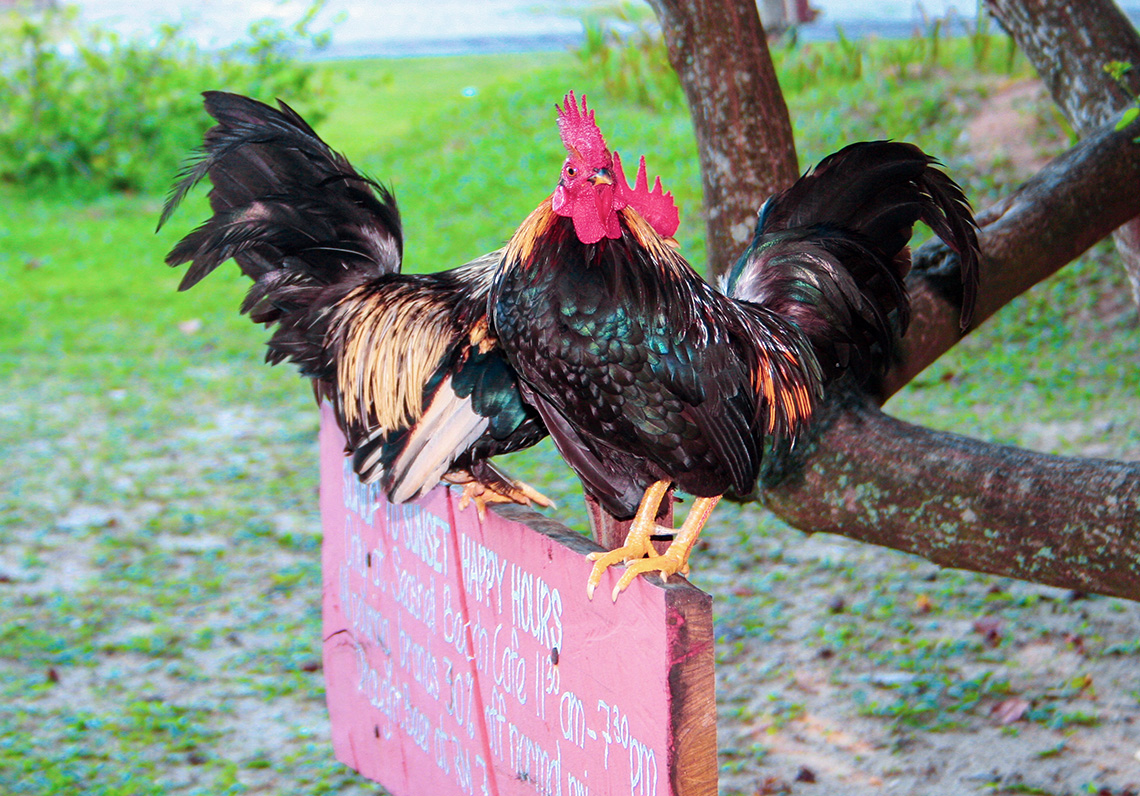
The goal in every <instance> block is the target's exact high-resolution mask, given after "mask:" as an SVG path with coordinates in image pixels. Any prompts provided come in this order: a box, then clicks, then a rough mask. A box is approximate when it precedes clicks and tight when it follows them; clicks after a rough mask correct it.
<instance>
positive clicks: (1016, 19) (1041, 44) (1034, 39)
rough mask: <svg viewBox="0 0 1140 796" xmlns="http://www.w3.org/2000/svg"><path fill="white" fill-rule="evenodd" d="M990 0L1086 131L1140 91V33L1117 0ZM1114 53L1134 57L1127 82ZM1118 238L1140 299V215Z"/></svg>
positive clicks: (993, 10) (1067, 111)
mask: <svg viewBox="0 0 1140 796" xmlns="http://www.w3.org/2000/svg"><path fill="white" fill-rule="evenodd" d="M986 6H987V8H989V10H990V12H991V13H992V14H993V15H994V16H995V17H997V18H998V20H999V21H1000V22H1001V24H1002V26H1003V27H1004V28H1005V29H1006V30H1007V31H1009V33H1010V34H1011V35H1012V36H1013V37H1014V39H1015V40H1016V41H1017V44H1018V46H1019V47H1021V49H1022V50H1023V51H1024V52H1025V54H1026V55H1027V56H1028V58H1029V62H1030V63H1032V64H1033V68H1034V69H1036V70H1037V74H1039V75H1040V76H1041V79H1042V80H1043V81H1044V82H1045V85H1046V87H1048V89H1049V93H1050V94H1052V96H1053V101H1054V102H1056V103H1057V105H1058V107H1060V109H1061V112H1062V113H1063V114H1064V115H1065V118H1066V119H1068V120H1069V123H1070V124H1071V125H1073V129H1075V130H1076V131H1077V132H1078V133H1080V135H1081V136H1086V135H1089V134H1090V133H1092V132H1093V131H1095V130H1096V129H1097V128H1099V127H1100V126H1101V125H1103V124H1104V123H1105V122H1107V121H1108V120H1109V119H1111V118H1114V117H1115V116H1116V115H1117V114H1118V113H1119V112H1120V110H1121V109H1122V108H1124V107H1125V106H1126V105H1128V104H1129V103H1130V102H1131V101H1132V98H1133V97H1135V96H1137V95H1140V33H1137V31H1136V28H1134V27H1132V23H1131V22H1129V20H1128V17H1126V16H1125V15H1124V14H1123V13H1122V12H1121V10H1120V9H1119V8H1118V7H1117V6H1116V4H1115V3H1113V2H1112V0H1082V2H1081V3H1073V2H1071V0H986ZM1110 61H1124V62H1127V63H1131V64H1132V65H1133V68H1132V70H1131V71H1130V72H1128V73H1127V74H1125V75H1124V77H1123V83H1124V86H1121V85H1119V84H1118V83H1117V82H1116V81H1115V80H1114V79H1113V78H1112V77H1111V76H1109V75H1108V74H1107V73H1106V72H1105V71H1104V66H1105V64H1107V63H1109V62H1110ZM1113 238H1114V239H1115V241H1116V248H1117V250H1118V251H1119V252H1120V256H1121V259H1122V261H1123V263H1124V268H1125V270H1126V271H1127V273H1128V278H1129V281H1130V282H1131V283H1132V297H1133V299H1135V301H1136V303H1137V305H1138V306H1140V219H1136V220H1134V221H1131V222H1129V223H1128V224H1126V225H1124V226H1123V227H1121V228H1120V229H1119V230H1117V231H1116V232H1115V233H1113Z"/></svg>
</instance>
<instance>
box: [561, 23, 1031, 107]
mask: <svg viewBox="0 0 1140 796" xmlns="http://www.w3.org/2000/svg"><path fill="white" fill-rule="evenodd" d="M643 11H644V9H643V7H642V6H637V5H634V4H632V3H630V2H621V3H617V4H615V5H612V6H604V7H602V8H601V9H595V10H594V12H593V13H592V14H591V15H589V16H587V17H585V18H584V19H583V20H582V25H583V29H584V31H585V42H584V43H583V45H582V46H581V47H580V48H579V49H578V50H577V56H578V59H579V61H580V62H581V63H582V65H583V67H584V68H585V69H587V70H588V71H589V72H590V73H591V74H593V75H596V76H598V77H600V78H601V80H602V82H603V83H604V85H605V87H606V90H607V91H608V92H610V93H612V94H614V95H616V96H619V97H622V98H624V99H627V100H629V101H631V102H636V103H638V104H640V105H644V106H645V107H648V108H653V109H657V110H662V111H664V110H672V109H674V108H677V107H684V92H683V90H682V88H681V84H680V82H679V81H678V80H677V76H676V74H675V73H674V72H673V69H672V67H671V66H670V64H669V58H668V54H667V52H666V49H665V41H664V38H663V36H662V32H661V27H660V25H659V24H658V23H657V21H656V19H655V18H654V17H652V15H650V16H648V17H647V16H646V15H645V14H644V13H643ZM952 21H953V19H952V17H946V18H936V19H933V20H931V21H930V23H929V25H928V26H927V30H926V33H925V35H923V34H921V33H916V34H915V35H914V36H912V37H911V38H910V39H908V40H905V41H902V42H899V41H891V42H883V41H876V40H874V39H860V40H853V39H849V38H847V36H846V35H845V34H844V32H843V29H842V28H840V27H838V26H837V27H836V40H835V41H827V42H811V43H805V42H802V41H800V39H799V37H798V36H797V32H796V29H795V28H792V29H791V30H790V31H789V32H788V33H787V34H786V35H785V36H784V37H783V41H782V43H780V44H774V46H773V48H772V56H773V59H774V60H775V62H776V69H777V72H778V73H779V80H780V87H781V88H782V89H783V90H784V91H785V92H797V91H802V90H805V89H808V88H811V87H813V86H818V85H820V84H821V83H826V84H828V85H830V86H834V85H835V84H837V83H838V84H844V83H857V82H859V81H860V80H862V79H863V76H864V71H866V73H867V74H870V75H879V76H881V78H882V80H883V81H886V82H887V83H888V84H898V83H901V82H905V81H908V80H913V79H916V78H929V77H931V76H932V75H933V74H934V73H935V72H937V71H938V70H940V69H945V68H954V67H960V66H961V65H963V64H967V63H968V64H970V65H971V66H972V67H973V69H974V70H975V71H977V72H981V73H1003V74H1013V73H1014V71H1015V69H1017V67H1018V60H1017V52H1018V51H1017V47H1016V44H1015V43H1014V41H1013V39H1012V38H1011V37H1010V36H1007V35H1005V34H1004V33H994V32H992V31H991V29H990V24H989V16H988V15H986V14H984V13H983V14H979V16H978V20H977V21H976V22H972V23H971V22H967V21H965V20H962V21H961V22H962V24H963V25H964V26H965V33H966V35H965V36H955V35H952V33H953V31H952V30H951V28H952V25H951V22H952ZM1022 61H1024V59H1022ZM944 64H945V66H944Z"/></svg>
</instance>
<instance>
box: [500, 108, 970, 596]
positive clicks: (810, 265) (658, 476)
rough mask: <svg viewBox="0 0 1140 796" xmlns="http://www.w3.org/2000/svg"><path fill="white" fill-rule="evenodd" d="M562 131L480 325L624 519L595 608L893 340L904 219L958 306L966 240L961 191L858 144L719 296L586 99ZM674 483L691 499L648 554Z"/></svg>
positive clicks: (669, 554)
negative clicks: (941, 264) (935, 259)
mask: <svg viewBox="0 0 1140 796" xmlns="http://www.w3.org/2000/svg"><path fill="white" fill-rule="evenodd" d="M558 123H559V128H560V132H561V135H562V141H563V144H564V145H565V147H566V150H567V152H568V153H569V157H567V159H566V161H565V163H564V164H563V167H562V173H561V176H560V179H559V183H558V186H557V188H556V189H555V191H554V193H553V195H552V196H551V197H550V198H548V199H546V200H545V201H544V202H543V203H542V204H540V205H539V207H538V208H537V209H536V210H535V211H534V212H533V213H531V215H530V216H528V218H527V219H526V220H525V221H524V222H523V224H522V226H521V227H520V228H519V229H518V230H517V231H516V233H515V235H514V236H513V237H512V239H511V241H510V242H509V243H508V245H507V247H506V251H505V254H504V257H503V261H502V264H501V266H500V268H499V270H498V272H497V273H496V275H495V277H494V283H493V286H492V289H491V296H490V304H489V306H490V317H491V327H492V329H493V330H494V333H495V334H496V335H497V336H498V339H499V341H500V346H501V348H502V350H503V351H504V352H505V354H506V357H507V359H508V360H509V362H510V364H511V365H513V366H514V368H515V370H516V371H517V373H518V375H519V377H520V379H521V385H520V386H521V389H522V392H523V396H524V398H525V400H526V401H527V402H528V403H530V404H532V405H534V406H535V407H536V408H537V409H538V412H539V414H540V415H541V416H542V420H543V422H544V423H545V424H546V427H547V428H548V429H549V431H550V434H551V436H552V437H553V439H554V441H555V443H556V444H557V446H558V449H559V451H560V452H561V453H562V455H563V457H564V458H565V459H566V460H567V462H569V464H570V466H571V467H572V468H573V469H574V471H575V472H576V473H577V474H578V476H579V477H580V478H581V480H582V483H583V485H584V488H585V490H586V492H587V493H588V494H589V495H591V496H592V497H594V498H595V499H596V500H597V501H598V502H599V503H600V504H601V505H602V507H603V508H605V509H606V510H607V511H608V512H609V513H611V514H613V515H614V516H616V517H618V518H629V517H631V516H632V517H633V524H632V526H631V529H630V531H629V535H628V537H627V538H626V540H625V544H624V545H623V546H622V547H620V548H618V549H617V550H613V551H610V552H608V553H605V554H593V555H592V558H594V560H595V566H594V570H593V572H592V573H591V576H590V579H589V582H588V585H587V591H588V592H589V594H590V595H591V596H592V594H593V591H594V588H595V586H596V585H597V583H598V582H599V581H600V579H601V575H602V573H603V572H604V571H605V569H606V568H608V567H609V566H611V565H612V564H614V563H617V562H620V561H630V560H632V563H631V564H630V566H629V567H628V568H627V570H626V572H625V573H624V574H623V576H622V577H621V578H620V579H619V581H618V583H617V585H616V586H615V588H614V591H613V597H614V599H616V598H617V594H618V593H619V592H620V591H621V590H622V589H623V588H625V586H627V585H628V584H629V583H630V582H631V581H632V579H633V578H634V577H636V575H637V574H638V573H642V572H651V571H660V572H661V573H662V575H663V576H666V577H667V576H668V575H669V574H672V573H674V572H678V571H680V572H685V571H687V568H688V556H689V552H690V550H691V549H692V546H693V544H694V543H695V542H696V540H697V537H698V535H699V533H700V531H701V528H702V527H703V525H704V523H705V521H706V520H707V519H708V516H709V514H710V512H711V511H712V509H713V507H714V506H715V505H716V503H717V501H718V500H719V499H720V497H721V496H723V495H725V494H726V493H727V494H729V495H734V496H744V495H747V494H749V493H750V492H751V491H752V490H753V488H754V485H755V482H756V480H757V476H758V473H759V469H760V463H761V456H762V452H763V451H764V448H765V446H774V447H786V446H789V445H791V444H792V443H793V442H794V440H795V438H796V436H797V434H798V433H800V432H801V431H802V430H803V429H804V428H805V427H806V424H807V423H808V421H809V420H810V418H811V416H812V412H813V409H814V405H815V402H816V400H817V398H818V396H819V395H820V392H821V390H822V388H823V386H824V384H825V383H826V379H828V378H833V377H834V376H836V375H837V374H838V373H841V372H843V371H844V370H847V369H850V368H863V369H866V368H868V367H869V366H870V364H871V363H873V362H874V361H875V360H876V357H875V356H874V355H873V350H872V349H873V347H874V346H876V345H878V346H888V345H889V343H890V340H891V338H892V334H893V331H892V329H891V326H890V321H889V318H888V315H889V313H891V311H892V310H894V311H897V313H898V314H899V315H901V316H903V317H904V318H905V314H906V294H905V290H904V288H903V285H902V281H901V280H902V277H903V276H904V275H905V273H906V270H907V268H908V267H909V253H908V251H907V249H906V245H907V242H908V240H909V238H910V233H911V226H912V225H913V224H914V222H915V221H916V220H918V219H922V220H924V221H926V222H927V223H929V224H930V225H931V226H932V227H933V228H934V230H935V231H936V232H937V233H938V234H939V235H940V236H941V237H943V239H944V240H945V241H946V242H947V244H948V245H950V247H951V248H952V249H954V250H955V251H956V252H957V253H958V254H959V255H960V257H961V261H962V268H963V276H964V281H965V283H966V285H967V289H966V293H967V296H968V297H969V296H972V291H973V287H974V285H975V284H976V257H977V239H976V235H975V227H974V222H973V218H972V216H971V214H970V210H969V206H968V204H967V203H966V200H965V198H964V197H963V196H962V193H961V191H960V189H959V188H958V187H957V185H955V184H954V183H953V181H951V180H950V179H949V178H948V177H947V176H946V175H945V174H943V173H942V172H940V171H938V170H936V169H934V168H933V167H932V163H933V161H932V160H931V159H930V158H928V157H927V156H926V155H924V154H923V153H922V152H921V151H920V150H918V149H917V148H916V147H913V146H909V145H906V144H892V143H887V142H879V143H870V144H861V145H855V146H853V147H849V148H848V149H845V150H843V151H842V152H840V153H837V154H836V155H834V156H832V157H831V158H829V159H828V160H826V161H824V162H823V163H822V164H821V165H820V167H819V168H818V169H817V170H816V171H815V172H814V173H813V174H809V175H805V176H804V177H803V178H801V179H800V180H799V181H798V182H797V183H796V184H795V185H793V186H792V187H791V188H789V189H788V190H787V191H785V192H783V193H782V194H779V195H778V196H776V197H774V198H773V199H771V200H770V201H769V202H768V203H767V204H766V205H765V207H764V208H763V210H762V212H761V215H760V222H759V226H758V229H757V233H756V238H755V240H754V241H753V243H752V245H751V247H750V248H749V250H748V251H747V252H746V253H745V255H744V256H743V257H742V258H741V260H740V262H739V263H738V264H737V266H736V268H735V269H734V270H733V273H732V276H731V278H730V279H729V280H728V282H727V291H728V295H726V294H724V293H721V292H718V291H717V290H716V289H714V288H713V287H711V286H710V285H708V284H707V283H706V282H705V281H704V280H703V279H701V277H700V276H699V275H698V274H697V273H696V272H695V271H694V270H693V269H692V268H691V267H690V266H689V264H688V263H687V262H686V261H685V260H684V259H683V258H682V257H680V256H679V255H678V254H677V253H676V252H675V251H674V249H673V247H672V246H670V245H667V243H666V241H665V240H663V238H662V237H661V235H660V234H658V231H657V230H656V229H655V225H654V224H651V223H649V222H648V221H647V217H648V216H651V215H653V214H655V213H656V212H657V211H658V210H659V207H660V204H661V202H659V201H656V200H652V198H651V197H649V198H646V199H645V200H644V201H642V202H641V203H640V204H639V203H637V202H629V201H625V200H624V199H623V192H622V191H621V190H615V187H618V186H620V185H621V184H622V183H623V181H622V180H616V179H615V173H616V172H620V161H619V160H618V159H617V158H616V156H614V155H611V153H610V151H609V149H608V148H607V147H606V144H605V141H604V139H603V138H602V135H601V132H600V131H599V130H598V128H597V126H596V124H595V123H594V118H593V113H592V112H589V111H588V110H587V109H586V105H585V100H584V99H583V102H582V107H581V108H580V109H579V107H578V105H577V101H576V100H575V98H574V94H573V92H571V93H570V94H569V95H568V96H567V98H566V103H565V106H564V107H561V108H559V112H558ZM638 182H639V187H641V186H643V185H644V180H642V179H639V181H638ZM646 196H647V197H648V194H647V195H646ZM643 208H646V209H643ZM971 301H972V298H968V299H967V302H966V305H967V306H968V305H969V304H970V302H971ZM671 486H676V487H677V488H679V489H680V490H682V491H685V492H688V493H690V494H692V495H693V496H694V497H695V500H694V502H693V507H692V509H691V510H690V512H689V515H688V517H687V518H686V519H685V521H684V523H683V525H682V526H681V528H680V529H679V530H678V532H677V534H676V537H675V539H674V541H673V543H672V544H671V545H670V546H669V549H668V550H667V551H666V552H665V553H664V554H663V555H657V554H656V553H655V551H654V550H653V547H652V545H651V543H650V536H651V535H652V534H653V533H655V532H656V531H657V526H656V523H655V521H654V518H655V516H656V514H657V511H658V507H659V504H660V502H661V500H662V498H663V497H664V495H666V494H667V492H668V490H669V488H670V487H671ZM671 530H672V529H669V531H671Z"/></svg>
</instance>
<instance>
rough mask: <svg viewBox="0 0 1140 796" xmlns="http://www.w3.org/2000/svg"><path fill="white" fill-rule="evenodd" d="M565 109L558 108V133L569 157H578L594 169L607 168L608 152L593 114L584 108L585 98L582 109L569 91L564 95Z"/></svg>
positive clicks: (584, 97)
mask: <svg viewBox="0 0 1140 796" xmlns="http://www.w3.org/2000/svg"><path fill="white" fill-rule="evenodd" d="M565 103H566V105H565V107H561V106H557V105H556V106H555V107H557V108H558V131H559V132H560V133H561V134H562V145H563V146H564V147H566V151H567V152H569V153H570V154H571V155H578V156H579V157H581V158H582V159H583V160H585V161H586V162H587V163H588V164H590V165H591V166H593V167H594V168H599V169H600V168H608V167H609V165H610V152H609V150H608V149H606V140H605V139H604V138H602V131H601V130H599V129H598V125H596V124H595V123H594V112H593V111H591V110H587V108H586V96H585V95H584V94H583V95H582V108H581V110H579V109H578V100H577V99H575V97H574V92H573V91H571V92H570V93H568V94H567V95H566V98H565Z"/></svg>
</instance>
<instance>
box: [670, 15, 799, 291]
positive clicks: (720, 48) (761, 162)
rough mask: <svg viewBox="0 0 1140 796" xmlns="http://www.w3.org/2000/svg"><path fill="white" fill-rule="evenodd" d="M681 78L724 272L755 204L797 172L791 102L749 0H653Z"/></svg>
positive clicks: (713, 246)
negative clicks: (784, 91) (786, 101)
mask: <svg viewBox="0 0 1140 796" xmlns="http://www.w3.org/2000/svg"><path fill="white" fill-rule="evenodd" d="M650 5H652V6H653V9H654V11H656V13H657V18H658V19H659V20H660V21H661V26H662V28H663V29H664V32H665V45H666V47H667V48H668V51H669V62H670V63H671V64H672V65H673V68H674V69H675V70H676V72H677V74H678V76H679V77H680V79H681V85H682V86H683V87H684V90H685V97H686V98H687V99H688V103H689V113H690V114H691V115H692V117H693V130H694V133H695V134H696V138H697V148H698V152H699V155H700V161H701V180H702V183H703V186H704V211H705V221H706V224H707V229H708V232H707V237H706V243H705V246H706V251H707V253H708V267H709V269H710V271H711V272H712V273H713V274H719V273H723V272H724V271H725V270H726V269H727V268H728V267H729V266H731V265H732V262H733V261H734V260H735V258H736V257H738V256H739V255H740V252H742V251H743V250H744V246H745V245H746V244H747V243H748V240H749V239H750V238H751V235H752V231H753V229H754V228H755V226H756V210H757V208H759V207H760V204H761V202H763V201H764V200H765V199H766V198H768V196H770V195H771V194H773V193H775V192H776V191H778V190H781V189H782V188H785V187H786V186H787V185H789V184H790V183H791V182H792V181H793V180H794V179H795V178H796V176H797V173H798V164H797V161H796V148H795V139H794V137H793V135H792V123H791V119H790V118H789V116H788V107H787V105H786V104H785V102H784V95H783V94H782V93H781V91H780V87H779V84H778V83H777V81H776V69H775V66H773V64H772V57H771V54H770V53H769V52H768V45H767V42H766V41H765V37H764V28H763V26H762V25H761V24H760V16H759V14H758V13H757V10H756V3H755V2H754V0H650Z"/></svg>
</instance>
